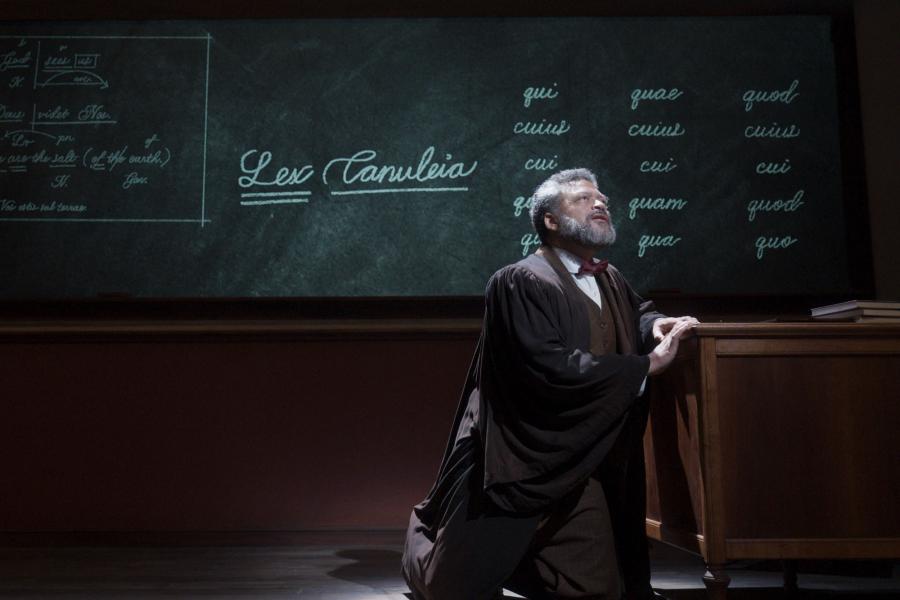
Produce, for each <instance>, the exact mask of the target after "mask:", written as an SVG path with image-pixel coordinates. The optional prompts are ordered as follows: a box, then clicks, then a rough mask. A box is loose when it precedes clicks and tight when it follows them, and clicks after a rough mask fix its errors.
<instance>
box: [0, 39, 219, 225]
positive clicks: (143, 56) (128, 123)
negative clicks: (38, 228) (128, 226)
mask: <svg viewBox="0 0 900 600" xmlns="http://www.w3.org/2000/svg"><path fill="white" fill-rule="evenodd" d="M209 44H210V38H209V36H208V35H207V36H115V35H108V36H84V35H0V90H3V91H2V95H0V177H2V178H3V179H4V180H6V181H5V183H4V186H3V188H4V192H5V193H4V197H3V198H2V204H0V221H20V222H22V221H33V222H37V221H40V222H46V221H53V222H59V221H66V222H74V221H81V222H94V223H98V222H100V223H114V222H141V223H196V224H199V225H200V226H201V227H202V226H203V225H205V224H206V223H208V222H209V221H210V219H209V218H208V217H207V215H206V205H205V178H202V177H192V178H190V180H189V181H185V180H184V177H185V167H186V166H187V167H188V168H190V169H191V170H193V169H195V168H196V167H197V166H200V167H201V172H202V170H203V169H205V146H206V119H207V115H206V94H207V87H208V85H207V82H206V78H207V77H208V72H209ZM148 57H152V60H148ZM173 79H175V80H178V81H180V82H182V89H180V90H178V93H177V94H173V93H171V90H167V89H166V88H165V87H164V86H159V85H157V84H156V82H158V81H166V80H173ZM173 188H174V189H179V190H181V191H182V193H180V194H178V196H177V201H175V199H174V198H173V199H172V201H170V202H161V201H160V199H164V198H171V197H172V194H171V193H169V192H168V190H171V189H173Z"/></svg>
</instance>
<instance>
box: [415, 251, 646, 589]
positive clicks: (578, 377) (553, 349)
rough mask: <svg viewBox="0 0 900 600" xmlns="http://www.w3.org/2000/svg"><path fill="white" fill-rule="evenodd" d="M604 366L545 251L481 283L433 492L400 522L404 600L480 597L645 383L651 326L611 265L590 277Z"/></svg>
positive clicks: (579, 475) (576, 480)
mask: <svg viewBox="0 0 900 600" xmlns="http://www.w3.org/2000/svg"><path fill="white" fill-rule="evenodd" d="M597 281H598V284H599V286H600V289H601V292H602V295H603V298H604V310H611V311H612V316H613V320H614V322H615V325H616V338H617V343H618V347H619V352H620V353H617V354H607V355H603V356H595V355H593V354H591V353H590V352H589V350H588V349H589V348H590V345H591V340H590V326H589V321H588V318H589V316H588V307H587V305H586V303H585V301H588V302H590V300H588V299H587V297H586V296H585V294H584V293H583V292H581V290H580V289H579V288H578V286H577V285H576V284H575V282H574V281H573V279H572V276H571V275H570V274H569V273H568V272H566V271H565V269H564V267H563V265H562V263H561V262H560V260H559V258H558V257H557V256H556V254H555V252H554V251H553V250H552V249H551V248H549V247H543V248H541V249H540V250H539V251H538V252H537V253H535V254H533V255H531V256H529V257H527V258H525V259H523V260H521V261H519V262H518V263H515V264H513V265H509V266H507V267H505V268H503V269H501V270H500V271H498V272H497V273H495V274H494V276H493V277H492V278H491V280H490V281H489V282H488V286H487V290H486V293H485V317H484V325H483V329H482V334H481V338H480V339H479V342H478V348H477V349H476V352H475V357H474V359H473V361H472V365H471V366H470V368H469V374H468V377H467V381H466V386H465V388H464V390H463V394H462V397H461V399H460V405H459V409H458V410H457V413H456V417H455V419H454V424H453V431H452V433H451V436H450V441H449V443H448V446H447V450H446V452H445V453H444V458H443V461H442V463H441V467H440V471H439V474H438V479H437V482H436V483H435V485H434V487H433V488H432V489H431V492H430V493H429V494H428V496H427V497H426V498H425V500H424V501H422V502H421V503H420V504H418V505H417V506H416V507H415V508H414V509H413V512H412V515H411V516H410V524H409V529H408V531H407V538H406V547H405V549H404V556H403V573H404V576H405V577H406V580H407V582H408V583H409V585H410V589H411V590H412V592H413V597H414V598H416V599H417V600H426V599H427V600H440V599H444V598H446V599H448V600H480V599H482V598H488V597H490V595H491V594H492V593H493V592H494V591H495V590H496V589H497V588H498V587H499V586H501V585H502V584H503V582H504V581H505V580H506V578H507V577H508V576H509V575H510V574H511V573H512V571H513V570H514V569H515V567H516V565H517V564H518V562H519V560H521V557H522V556H523V554H524V553H525V551H526V550H527V547H528V544H529V542H530V540H531V537H532V535H533V533H534V531H535V528H536V527H537V524H538V521H539V520H540V518H541V516H542V515H543V514H545V513H546V512H547V511H548V510H549V509H550V508H551V507H552V506H553V504H554V503H556V502H558V501H559V500H560V499H562V498H563V497H565V496H566V494H567V493H569V492H570V491H572V490H573V489H575V487H576V486H578V485H580V484H582V483H583V482H584V481H586V479H587V478H588V477H589V476H590V475H591V473H593V472H594V471H595V470H596V469H597V467H598V466H599V464H600V462H601V461H602V459H603V458H604V456H605V455H606V453H607V452H608V451H609V449H610V448H611V446H612V444H613V442H614V441H615V439H616V435H617V434H618V432H619V430H620V429H621V427H622V424H623V422H624V421H625V417H626V416H627V413H628V411H629V409H630V408H631V407H632V405H633V404H634V401H635V399H636V398H637V395H638V393H639V391H640V387H641V383H642V381H643V380H644V378H645V377H646V375H647V371H648V369H649V364H650V359H649V358H648V357H647V356H645V355H643V352H644V350H645V349H646V348H649V347H652V334H651V328H652V323H653V321H654V320H655V319H657V318H659V317H661V316H662V315H660V314H659V313H656V312H654V311H653V306H652V303H649V302H643V301H642V300H641V298H640V297H639V296H638V295H637V294H636V293H635V292H634V291H633V290H632V289H631V286H629V285H628V282H627V281H625V279H624V277H622V275H621V274H620V273H619V272H618V271H617V270H616V269H615V268H614V267H612V266H610V267H609V268H608V270H607V271H606V272H605V273H603V274H602V275H600V276H598V277H597Z"/></svg>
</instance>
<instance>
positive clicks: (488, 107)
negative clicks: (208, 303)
mask: <svg viewBox="0 0 900 600" xmlns="http://www.w3.org/2000/svg"><path fill="white" fill-rule="evenodd" d="M830 27H831V25H830V21H829V19H828V18H824V17H796V16H791V17H766V18H727V19H726V18H664V19H663V18H660V19H650V18H641V19H602V18H580V19H574V18H553V19H514V18H502V19H501V18H494V19H485V18H479V19H474V18H471V19H346V20H309V21H296V20H295V21H211V22H197V21H156V22H152V21H151V22H106V23H17V24H4V25H3V26H2V27H0V186H2V187H0V296H2V297H3V298H6V299H29V298H89V297H93V296H96V295H98V294H101V295H102V294H129V295H132V296H135V297H151V298H179V297H321V296H324V297H350V296H460V295H463V296H465V295H478V294H481V292H482V290H483V289H484V285H485V282H486V281H487V279H488V277H489V276H490V274H491V273H492V272H493V271H494V270H496V269H497V268H499V267H500V266H502V265H504V264H507V263H510V262H513V261H515V260H517V259H519V258H521V257H522V256H524V255H526V254H527V253H529V252H531V251H533V250H534V249H535V247H536V244H537V240H536V236H535V235H534V234H533V232H532V231H531V227H530V223H529V220H528V216H527V213H528V202H529V197H530V195H531V193H532V191H533V190H534V188H535V186H536V185H537V184H538V183H540V181H542V180H543V179H544V178H545V177H546V176H547V175H549V174H550V173H551V172H553V171H554V170H557V169H561V168H568V167H573V166H580V167H582V166H583V167H588V168H591V169H592V170H593V171H594V172H595V173H596V174H597V176H598V178H599V181H600V189H601V190H602V191H604V192H605V193H606V194H607V195H608V196H609V197H610V198H611V201H612V213H613V218H614V221H615V223H616V226H617V229H618V233H619V241H618V242H617V243H616V244H615V246H613V247H611V248H610V249H609V251H608V254H607V256H606V257H607V258H609V259H610V260H611V261H612V262H613V263H614V264H616V265H617V266H619V268H620V269H621V270H622V271H623V272H624V273H625V274H626V275H627V277H628V278H629V279H630V280H631V281H632V282H633V284H634V285H635V287H637V288H638V289H639V290H642V291H645V292H646V291H652V290H659V289H666V290H679V291H681V292H685V293H709V294H748V293H763V294H768V293H773V294H775V293H785V294H798V293H840V292H842V291H844V290H848V289H849V287H850V283H849V278H848V264H847V263H848V260H847V248H846V242H845V237H846V231H845V228H846V223H845V219H844V216H843V210H844V207H843V204H842V182H841V155H840V145H839V127H838V115H837V108H836V107H837V102H836V91H835V89H836V81H835V66H834V56H833V47H832V42H831V35H830Z"/></svg>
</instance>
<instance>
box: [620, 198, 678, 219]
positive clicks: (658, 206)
mask: <svg viewBox="0 0 900 600" xmlns="http://www.w3.org/2000/svg"><path fill="white" fill-rule="evenodd" d="M685 206H687V200H684V199H683V198H647V197H641V198H632V199H631V200H630V201H629V202H628V218H629V219H634V218H635V217H636V216H637V211H639V210H681V209H683V208H684V207H685Z"/></svg>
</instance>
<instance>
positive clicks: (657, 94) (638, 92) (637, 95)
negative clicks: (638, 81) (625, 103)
mask: <svg viewBox="0 0 900 600" xmlns="http://www.w3.org/2000/svg"><path fill="white" fill-rule="evenodd" d="M682 94H684V92H682V91H681V90H679V89H678V88H671V89H665V88H657V89H653V90H644V89H641V88H635V89H634V90H632V91H631V110H636V109H637V107H638V104H639V103H640V102H641V101H643V100H678V99H679V98H681V96H682Z"/></svg>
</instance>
